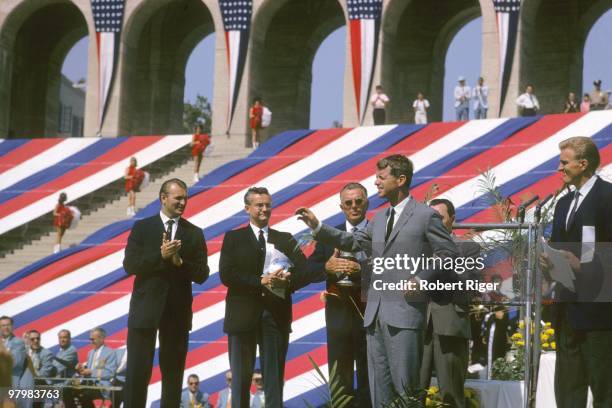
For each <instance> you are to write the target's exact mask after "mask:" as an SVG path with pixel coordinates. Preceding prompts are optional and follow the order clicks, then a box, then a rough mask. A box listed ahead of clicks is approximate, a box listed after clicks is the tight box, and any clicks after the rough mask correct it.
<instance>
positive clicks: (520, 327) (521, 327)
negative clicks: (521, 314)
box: [519, 320, 525, 329]
mask: <svg viewBox="0 0 612 408" xmlns="http://www.w3.org/2000/svg"><path fill="white" fill-rule="evenodd" d="M524 328H525V322H524V321H522V320H519V329H524Z"/></svg>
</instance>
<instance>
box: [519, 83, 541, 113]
mask: <svg viewBox="0 0 612 408" xmlns="http://www.w3.org/2000/svg"><path fill="white" fill-rule="evenodd" d="M516 104H517V105H518V108H519V110H520V114H521V116H535V115H536V114H537V113H538V111H539V110H540V103H539V102H538V98H537V97H536V96H535V94H534V93H533V85H531V84H529V85H527V87H526V88H525V93H524V94H521V95H520V96H519V97H518V98H517V99H516Z"/></svg>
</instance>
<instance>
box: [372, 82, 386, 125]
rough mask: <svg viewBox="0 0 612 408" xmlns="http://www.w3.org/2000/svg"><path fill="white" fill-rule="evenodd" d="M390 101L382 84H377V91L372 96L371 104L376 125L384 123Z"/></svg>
mask: <svg viewBox="0 0 612 408" xmlns="http://www.w3.org/2000/svg"><path fill="white" fill-rule="evenodd" d="M388 103H389V97H388V96H387V95H385V94H384V93H383V88H382V86H381V85H376V93H374V95H372V97H371V98H370V104H372V107H373V108H374V110H373V111H372V115H373V116H374V124H375V125H384V124H385V121H386V116H387V115H386V108H387V104H388Z"/></svg>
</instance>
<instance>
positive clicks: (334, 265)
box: [308, 183, 371, 408]
mask: <svg viewBox="0 0 612 408" xmlns="http://www.w3.org/2000/svg"><path fill="white" fill-rule="evenodd" d="M340 209H341V210H342V212H343V213H344V216H345V218H346V221H345V222H343V223H342V224H340V225H337V226H336V228H337V229H339V230H341V231H354V230H357V229H365V228H366V225H367V223H368V220H367V219H366V211H367V210H368V192H367V190H366V189H365V187H364V186H362V185H361V184H359V183H349V184H347V185H345V186H344V187H343V188H342V190H340ZM364 258H365V257H364ZM363 260H365V259H363ZM308 270H309V273H312V274H314V275H318V276H319V277H320V280H323V279H325V280H326V288H327V293H328V294H327V295H326V298H325V324H326V330H327V361H328V365H329V369H330V372H331V369H332V367H333V365H334V364H336V375H337V378H338V380H339V381H340V385H342V386H343V387H344V392H345V393H346V394H348V395H352V396H354V397H355V399H354V400H353V401H354V404H353V405H354V406H356V407H362V408H366V407H369V406H371V405H370V390H369V386H368V360H367V355H366V338H365V329H364V327H363V312H364V310H365V303H364V302H362V299H361V282H362V276H361V266H360V264H359V263H358V262H355V261H353V260H350V259H345V258H340V257H338V251H337V250H336V249H335V248H334V247H332V246H329V245H325V244H323V243H322V242H317V245H316V247H315V250H314V252H313V253H312V255H311V256H310V257H309V258H308ZM345 277H347V278H349V279H350V282H351V283H352V286H345V285H343V284H342V282H340V283H338V281H341V280H343V279H345ZM355 366H356V368H357V387H354V386H353V377H354V371H355V369H354V367H355Z"/></svg>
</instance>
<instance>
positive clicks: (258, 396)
mask: <svg viewBox="0 0 612 408" xmlns="http://www.w3.org/2000/svg"><path fill="white" fill-rule="evenodd" d="M252 381H253V386H254V387H255V393H254V394H252V395H251V405H250V408H264V407H265V405H266V396H265V394H264V384H263V376H262V374H261V370H259V369H256V370H255V371H253V380H252Z"/></svg>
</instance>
